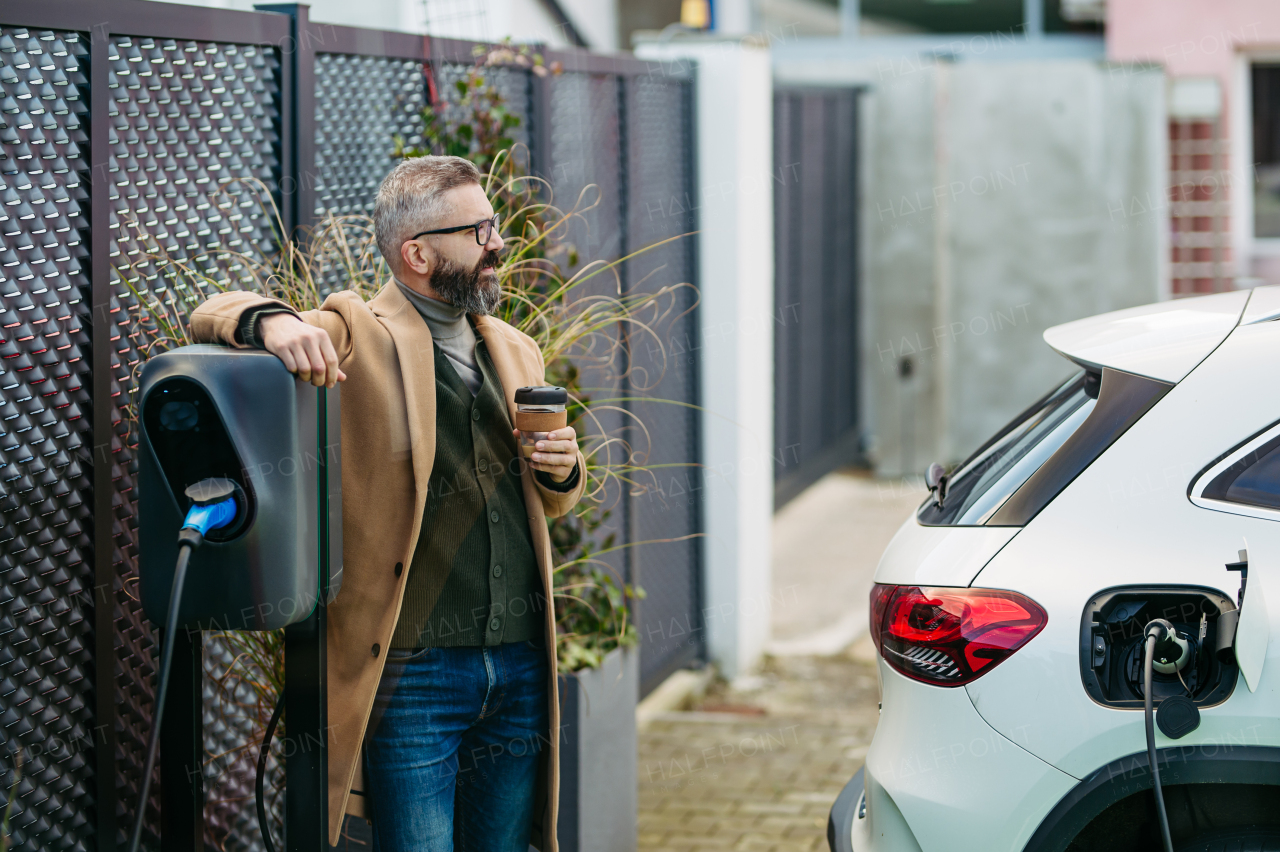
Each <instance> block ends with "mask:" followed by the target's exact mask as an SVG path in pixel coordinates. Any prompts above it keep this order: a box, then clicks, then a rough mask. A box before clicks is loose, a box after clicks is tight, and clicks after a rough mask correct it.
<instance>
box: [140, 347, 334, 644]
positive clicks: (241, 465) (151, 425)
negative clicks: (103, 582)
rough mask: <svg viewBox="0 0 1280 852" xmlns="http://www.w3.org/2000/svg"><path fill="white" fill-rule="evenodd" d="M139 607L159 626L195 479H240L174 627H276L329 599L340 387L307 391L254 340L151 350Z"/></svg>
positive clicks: (198, 556)
mask: <svg viewBox="0 0 1280 852" xmlns="http://www.w3.org/2000/svg"><path fill="white" fill-rule="evenodd" d="M139 399H140V402H139V418H138V419H139V421H140V425H141V433H142V440H141V444H142V447H141V452H140V453H139V457H140V458H139V471H138V510H139V511H138V515H139V518H140V524H139V574H140V586H141V589H140V594H141V599H142V606H143V609H144V611H145V612H146V614H147V617H148V618H149V619H151V621H152V622H153V623H155V624H164V623H165V618H166V616H167V614H168V607H169V589H170V586H171V583H172V580H173V570H174V562H175V559H176V557H177V552H178V542H177V538H176V535H175V534H176V531H177V530H178V528H179V527H181V526H182V523H183V518H184V517H185V516H186V513H187V510H188V509H189V508H190V506H189V503H190V501H189V500H188V498H187V497H186V496H185V495H184V494H183V491H184V490H185V489H186V487H187V486H188V485H191V484H194V483H196V482H198V481H200V480H202V479H206V478H210V477H220V478H226V479H230V480H231V481H233V482H234V483H236V486H237V487H238V488H239V492H240V493H239V494H238V495H237V497H238V498H239V499H238V500H237V503H238V504H239V505H240V511H238V512H237V516H236V518H235V520H234V521H233V522H232V524H231V525H230V526H229V527H227V528H225V529H223V530H218V531H216V532H215V533H211V534H210V535H209V537H208V539H207V541H206V542H205V544H204V545H203V546H202V547H201V548H199V549H198V550H196V551H195V552H194V553H193V554H192V556H191V563H190V567H189V569H188V575H187V580H186V583H187V593H186V594H185V595H184V597H183V601H182V604H181V609H180V613H179V625H180V626H182V627H186V628H190V629H204V630H209V629H217V630H274V629H276V628H281V627H286V626H288V625H290V624H295V623H298V622H301V621H303V620H304V619H306V618H307V617H308V616H309V615H310V614H311V613H312V611H313V610H314V609H315V606H316V603H317V601H319V600H320V599H322V598H323V599H324V600H325V602H326V603H328V602H330V601H332V599H333V597H334V595H336V594H337V593H338V589H339V588H340V586H341V582H342V482H341V473H340V471H341V465H340V464H339V463H338V462H339V458H338V456H339V447H340V437H341V432H340V429H341V425H340V416H339V403H338V393H337V390H336V388H335V389H332V390H329V389H326V388H316V387H314V386H313V385H310V384H308V383H306V382H303V381H299V380H298V379H297V378H295V377H294V376H293V375H292V374H291V373H289V372H288V371H287V370H286V369H285V367H284V365H283V364H282V363H281V362H280V359H278V358H276V357H275V356H274V355H271V354H269V353H267V352H261V351H257V350H235V349H228V348H226V347H223V346H207V345H196V346H184V347H181V348H179V349H175V350H172V351H170V352H165V353H163V354H160V355H156V356H154V357H152V358H151V359H150V360H149V361H148V362H147V364H146V366H145V367H144V369H143V371H142V382H141V391H140V395H139Z"/></svg>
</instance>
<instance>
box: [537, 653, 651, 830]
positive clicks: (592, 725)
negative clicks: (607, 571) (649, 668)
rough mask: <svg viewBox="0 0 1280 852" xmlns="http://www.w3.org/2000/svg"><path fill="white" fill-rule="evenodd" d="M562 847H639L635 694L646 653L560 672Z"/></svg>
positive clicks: (612, 656)
mask: <svg viewBox="0 0 1280 852" xmlns="http://www.w3.org/2000/svg"><path fill="white" fill-rule="evenodd" d="M559 686H560V816H559V818H558V819H557V821H556V831H557V834H558V836H559V840H560V849H561V850H562V852H636V819H637V814H638V805H637V790H636V702H637V701H638V700H639V697H640V654H639V653H638V651H637V649H635V648H626V649H618V650H615V651H613V652H611V653H610V654H609V655H608V656H607V657H605V659H604V665H603V666H601V667H600V668H598V669H593V670H590V671H582V672H577V673H575V674H569V675H561V676H560V684H559Z"/></svg>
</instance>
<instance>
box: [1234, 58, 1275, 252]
mask: <svg viewBox="0 0 1280 852" xmlns="http://www.w3.org/2000/svg"><path fill="white" fill-rule="evenodd" d="M1260 63H1267V64H1280V50H1256V51H1247V52H1245V51H1242V52H1240V53H1239V54H1237V56H1236V69H1235V70H1236V85H1235V89H1236V91H1237V92H1238V93H1239V96H1238V97H1236V98H1235V99H1234V100H1235V106H1234V107H1232V108H1231V112H1232V115H1231V131H1232V132H1231V143H1230V144H1231V159H1232V161H1233V163H1238V164H1239V165H1238V166H1236V167H1235V168H1234V169H1233V170H1232V171H1233V172H1234V174H1233V175H1232V178H1233V180H1232V183H1233V184H1235V185H1238V188H1239V189H1241V190H1243V191H1235V192H1233V193H1232V198H1231V208H1232V209H1231V213H1232V217H1233V218H1234V220H1235V221H1234V222H1233V223H1232V227H1231V230H1232V231H1233V232H1235V234H1236V240H1233V242H1238V244H1240V245H1241V247H1242V248H1244V249H1245V251H1243V252H1240V253H1239V254H1238V255H1237V257H1236V259H1235V261H1236V262H1235V266H1236V270H1237V273H1238V274H1239V275H1242V276H1252V275H1253V268H1252V267H1253V264H1252V259H1253V258H1254V257H1275V256H1276V255H1280V237H1259V236H1257V235H1256V233H1255V232H1254V220H1253V192H1254V184H1255V183H1256V177H1255V175H1254V170H1253V166H1254V163H1255V162H1257V160H1256V159H1255V158H1254V154H1253V73H1252V72H1253V66H1254V65H1255V64H1260Z"/></svg>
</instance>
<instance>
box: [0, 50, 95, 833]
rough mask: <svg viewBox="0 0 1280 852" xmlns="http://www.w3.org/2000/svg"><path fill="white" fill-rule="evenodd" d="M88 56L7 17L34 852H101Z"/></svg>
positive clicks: (2, 168) (8, 335)
mask: <svg viewBox="0 0 1280 852" xmlns="http://www.w3.org/2000/svg"><path fill="white" fill-rule="evenodd" d="M87 66H88V42H87V40H86V39H85V38H84V37H83V36H82V35H80V34H78V33H73V32H65V31H61V32H60V31H49V30H28V29H25V28H23V27H11V26H0V91H2V92H3V101H2V102H0V112H2V113H3V115H2V117H0V122H2V124H0V184H3V186H2V187H0V194H2V197H3V202H4V203H3V205H2V206H0V235H2V236H0V305H2V312H0V325H2V326H3V329H2V330H0V767H2V768H3V784H4V789H5V790H6V791H12V793H11V794H12V795H13V807H12V810H11V811H10V813H9V828H10V839H11V842H12V846H10V847H9V848H11V849H14V850H23V852H35V850H45V849H74V850H81V849H85V850H87V849H92V848H94V843H93V833H94V824H93V821H92V817H93V808H94V806H95V795H94V766H93V762H92V759H91V757H92V750H93V741H94V725H95V719H94V712H93V704H92V699H91V695H92V690H93V686H94V684H93V671H92V649H93V619H92V607H93V562H92V553H93V541H92V538H91V536H92V522H91V510H92V505H93V494H92V481H91V479H90V478H89V474H90V465H91V463H92V462H91V452H90V450H89V447H90V445H91V443H92V436H91V433H90V430H91V425H92V424H91V420H90V418H89V417H88V414H89V412H90V401H89V400H90V398H89V391H88V388H87V383H88V370H89V363H90V359H89V356H90V349H89V346H90V341H89V337H88V331H89V325H90V323H91V318H90V310H89V278H88V273H87V270H86V258H87V256H88V252H87V249H86V246H85V241H86V235H87V232H88V225H89V222H88V218H87V215H86V207H87V204H86V202H87V199H88V187H87V186H86V184H87V181H88V179H89V161H88V157H87V153H88V152H87V150H86V149H87V147H88V146H87V144H86V143H87V141H88V135H87V128H86V124H87V121H88V112H89V103H88V91H87V83H88V67H87ZM15 785H16V789H15ZM6 798H7V796H6Z"/></svg>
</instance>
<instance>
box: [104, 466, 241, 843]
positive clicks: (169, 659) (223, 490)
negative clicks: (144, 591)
mask: <svg viewBox="0 0 1280 852" xmlns="http://www.w3.org/2000/svg"><path fill="white" fill-rule="evenodd" d="M186 494H187V497H188V498H190V500H191V502H192V505H191V510H190V511H189V512H187V517H186V520H184V521H183V523H182V529H181V530H179V531H178V561H177V563H176V564H175V565H174V568H173V585H172V587H171V588H170V591H169V613H168V615H167V617H166V618H165V623H164V647H163V648H162V649H161V651H160V681H159V684H158V686H157V687H156V709H155V713H154V714H153V715H152V719H151V734H150V736H148V737H147V757H146V760H145V761H144V762H143V768H142V791H141V793H140V795H139V797H138V812H137V813H136V814H135V815H134V818H133V833H132V834H131V835H130V837H129V852H138V846H139V845H140V844H141V842H142V826H143V823H144V822H145V821H146V816H147V800H148V799H149V798H150V797H151V776H152V774H153V773H154V772H155V767H156V749H157V748H158V747H159V745H160V724H161V722H162V721H163V720H164V698H165V695H166V693H168V691H169V669H170V667H171V666H172V664H173V637H174V636H176V635H177V633H178V609H179V606H180V605H181V603H182V587H183V585H184V584H185V583H186V580H187V565H188V564H189V563H190V562H191V551H193V550H195V549H196V548H197V547H199V546H200V545H201V544H203V543H204V537H205V536H206V535H207V534H208V533H209V532H210V531H212V530H216V529H220V528H222V527H225V526H227V525H229V524H230V523H231V522H232V521H233V520H235V518H236V501H235V498H234V496H233V494H234V484H233V483H231V482H230V481H229V480H226V479H206V480H202V481H201V482H197V483H196V484H195V485H192V486H191V487H190V488H188V489H187V490H186Z"/></svg>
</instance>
